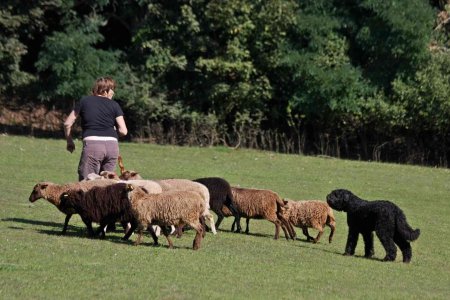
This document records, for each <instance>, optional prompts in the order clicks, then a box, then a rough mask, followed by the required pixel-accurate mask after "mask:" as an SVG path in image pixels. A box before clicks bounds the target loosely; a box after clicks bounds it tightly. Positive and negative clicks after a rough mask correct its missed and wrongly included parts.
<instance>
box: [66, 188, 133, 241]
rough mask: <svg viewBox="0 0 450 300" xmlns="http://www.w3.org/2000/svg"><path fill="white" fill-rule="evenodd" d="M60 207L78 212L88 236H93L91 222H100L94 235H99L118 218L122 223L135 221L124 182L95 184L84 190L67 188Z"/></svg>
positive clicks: (102, 234)
mask: <svg viewBox="0 0 450 300" xmlns="http://www.w3.org/2000/svg"><path fill="white" fill-rule="evenodd" d="M60 207H61V208H62V209H64V210H72V211H75V212H76V213H78V214H79V215H80V217H81V219H82V220H83V222H84V224H86V227H87V229H88V234H89V236H94V231H93V229H92V222H96V223H99V224H100V226H99V228H98V230H97V232H96V234H95V235H100V236H101V237H104V236H105V227H106V226H107V225H108V224H110V223H113V222H116V221H118V220H120V221H121V222H122V224H125V223H127V222H131V223H133V222H135V221H134V218H133V213H132V212H131V205H130V201H129V200H128V189H127V184H126V183H116V184H112V185H108V186H104V187H100V186H97V187H93V188H91V189H90V190H88V191H85V192H84V191H83V190H80V189H75V190H69V191H67V192H65V193H63V194H62V195H61V203H60Z"/></svg>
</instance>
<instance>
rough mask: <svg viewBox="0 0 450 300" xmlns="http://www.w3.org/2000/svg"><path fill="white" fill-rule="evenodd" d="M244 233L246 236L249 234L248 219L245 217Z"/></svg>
mask: <svg viewBox="0 0 450 300" xmlns="http://www.w3.org/2000/svg"><path fill="white" fill-rule="evenodd" d="M245 225H246V226H245V233H246V234H248V233H249V232H250V230H249V228H250V226H249V225H250V218H249V217H247V219H245Z"/></svg>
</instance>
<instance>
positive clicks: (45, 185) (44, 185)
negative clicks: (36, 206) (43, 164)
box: [36, 183, 48, 190]
mask: <svg viewBox="0 0 450 300" xmlns="http://www.w3.org/2000/svg"><path fill="white" fill-rule="evenodd" d="M36 186H37V185H36ZM40 186H41V189H43V190H45V189H46V188H47V187H48V183H41V184H40Z"/></svg>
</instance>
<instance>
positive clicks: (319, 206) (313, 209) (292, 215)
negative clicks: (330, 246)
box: [281, 199, 336, 243]
mask: <svg viewBox="0 0 450 300" xmlns="http://www.w3.org/2000/svg"><path fill="white" fill-rule="evenodd" d="M284 204H285V205H284V208H282V210H281V211H282V212H281V215H282V216H283V217H284V218H285V219H286V220H288V221H289V222H290V223H291V224H292V225H294V226H296V227H299V228H301V229H302V231H303V234H304V235H305V236H306V238H307V241H313V242H314V243H317V242H319V240H320V237H321V236H322V234H323V229H324V227H325V225H328V226H329V227H330V228H331V232H330V236H329V237H328V242H330V243H331V241H332V239H333V234H334V231H335V228H336V222H335V219H334V214H333V210H332V209H331V207H330V206H328V204H327V203H326V202H323V201H319V200H309V201H292V200H286V199H285V200H284ZM308 227H309V228H314V229H317V230H318V231H319V233H318V235H317V237H316V238H313V237H312V236H310V235H309V233H308Z"/></svg>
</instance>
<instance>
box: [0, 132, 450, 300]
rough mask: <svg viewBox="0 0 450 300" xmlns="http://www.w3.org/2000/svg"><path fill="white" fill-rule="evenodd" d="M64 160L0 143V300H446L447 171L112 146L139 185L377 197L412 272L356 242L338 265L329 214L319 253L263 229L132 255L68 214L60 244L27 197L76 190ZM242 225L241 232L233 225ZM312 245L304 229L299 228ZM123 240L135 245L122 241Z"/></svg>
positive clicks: (22, 143) (56, 146) (24, 142)
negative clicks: (209, 182) (47, 190)
mask: <svg viewBox="0 0 450 300" xmlns="http://www.w3.org/2000/svg"><path fill="white" fill-rule="evenodd" d="M76 145H77V147H78V148H77V150H76V151H75V153H73V154H70V153H68V152H67V151H66V150H65V142H64V141H63V140H50V139H49V140H47V139H35V138H27V137H17V136H7V135H2V136H0V166H1V167H0V175H1V176H0V191H1V192H0V298H1V299H56V298H67V299H77V298H81V299H91V298H100V299H119V298H126V299H155V298H157V299H363V298H364V299H449V298H450V240H449V239H447V238H446V236H447V233H448V232H449V230H450V170H448V169H436V168H425V167H417V166H404V165H396V164H380V163H371V162H359V161H347V160H338V159H329V158H316V157H305V156H297V155H282V154H275V153H269V152H259V151H252V150H231V149H228V148H223V147H218V148H185V147H172V146H158V145H148V144H131V143H121V154H122V156H123V158H124V163H125V166H126V168H127V169H133V170H137V171H140V173H141V174H142V175H143V176H144V178H149V179H150V178H154V179H160V178H189V179H195V178H198V177H206V176H220V177H223V178H225V179H227V180H228V181H229V182H230V183H231V184H232V185H240V186H243V187H257V188H267V189H272V190H274V191H276V192H278V193H279V194H280V195H281V196H282V197H287V198H292V199H296V200H300V199H322V200H324V199H325V197H326V195H327V194H328V193H329V192H330V191H331V190H333V189H335V188H347V189H349V190H352V191H353V192H354V193H355V194H357V195H359V196H361V197H362V198H365V199H388V200H391V201H393V202H395V203H396V204H398V205H399V206H400V207H401V208H402V209H403V211H404V212H405V214H406V216H407V218H408V222H409V224H410V225H411V226H412V227H413V228H420V229H421V236H420V237H419V239H418V240H417V241H415V242H413V243H412V247H413V258H412V262H411V264H403V263H402V262H401V253H400V251H398V255H397V260H396V261H395V262H392V263H385V262H381V261H380V259H382V258H383V257H384V250H383V249H382V247H381V245H380V243H379V241H378V240H376V242H375V258H374V259H364V258H362V257H361V256H362V255H363V252H364V251H363V243H362V239H361V238H360V241H359V244H358V247H357V249H356V256H355V257H345V256H343V255H342V253H343V251H344V247H345V242H346V235H347V225H346V215H345V214H344V213H341V212H335V216H336V219H337V229H336V234H335V238H334V241H333V243H331V244H328V242H327V238H328V234H329V232H330V231H329V228H328V227H327V228H326V230H325V233H324V236H323V238H322V240H321V242H320V243H319V244H312V243H307V242H305V240H304V238H303V235H302V234H301V230H298V229H297V233H298V236H299V238H300V239H299V240H297V241H286V240H285V239H284V238H282V239H280V240H274V239H273V234H274V226H273V225H272V224H271V223H269V222H267V221H263V220H252V221H251V222H250V234H249V235H245V234H236V233H231V232H229V229H230V227H231V223H232V219H231V218H228V219H225V221H224V222H223V223H222V225H221V229H223V230H222V231H219V233H218V234H217V235H216V236H213V235H212V234H210V233H209V234H207V236H206V237H205V239H204V240H203V242H202V246H201V249H200V250H199V251H193V250H192V249H191V246H192V240H193V236H194V234H193V233H192V232H189V231H188V232H187V233H186V234H185V235H184V236H183V237H182V238H181V239H175V238H174V239H173V241H174V245H175V247H176V248H175V249H173V250H170V249H168V248H167V247H166V245H167V243H166V241H165V239H164V238H162V239H161V240H160V241H161V243H162V246H160V247H152V246H151V238H150V237H149V236H148V235H146V236H145V238H144V243H143V244H141V245H140V246H137V247H136V246H133V245H132V242H131V241H128V242H123V241H121V240H120V237H121V236H122V233H121V232H120V231H119V230H117V231H116V232H114V233H110V234H108V235H107V237H106V239H105V240H99V239H89V238H87V237H86V231H85V226H84V224H83V223H82V221H81V219H80V218H79V216H74V217H72V220H71V222H70V223H69V230H68V233H67V235H66V236H61V235H60V234H59V233H60V231H61V230H62V225H63V222H64V215H63V214H62V213H60V212H59V211H58V210H57V209H56V208H55V207H54V206H53V205H51V204H50V203H48V202H47V201H45V200H43V199H41V200H38V201H37V202H35V203H30V202H29V201H28V197H29V195H30V192H31V190H32V188H33V186H34V184H36V183H37V182H39V181H44V180H46V181H53V182H56V183H66V182H69V181H76V180H77V174H76V168H77V164H78V159H79V154H80V147H81V143H80V142H77V143H76ZM244 224H245V222H244ZM310 233H311V234H313V235H315V234H316V231H315V230H310ZM131 239H132V240H133V239H134V236H133V237H132V238H131Z"/></svg>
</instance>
